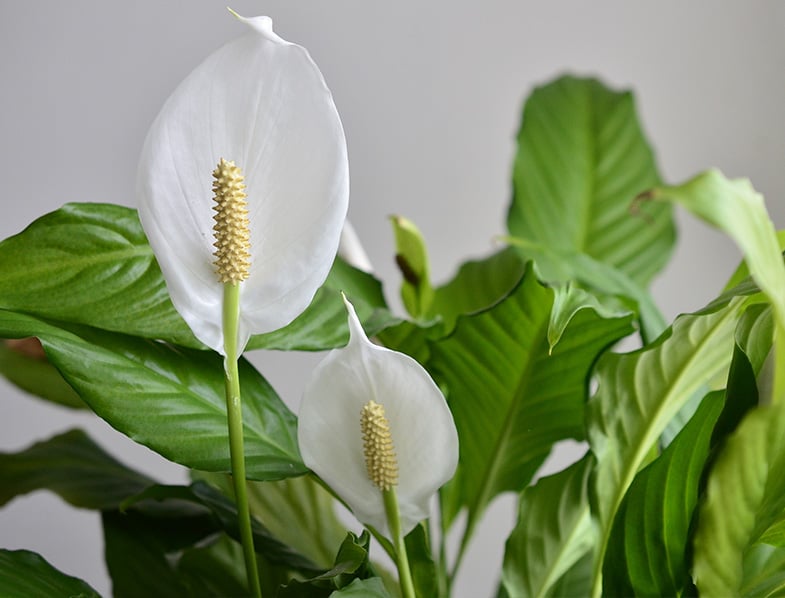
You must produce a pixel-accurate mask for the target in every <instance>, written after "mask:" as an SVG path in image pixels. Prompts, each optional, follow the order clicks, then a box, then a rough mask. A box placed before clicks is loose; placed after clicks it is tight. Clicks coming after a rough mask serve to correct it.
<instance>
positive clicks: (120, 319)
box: [0, 204, 199, 346]
mask: <svg viewBox="0 0 785 598" xmlns="http://www.w3.org/2000/svg"><path fill="white" fill-rule="evenodd" d="M0 271H2V272H3V277H2V280H0V308H2V309H8V310H13V311H19V312H24V313H28V314H32V315H36V316H42V317H45V318H50V319H54V320H61V321H65V322H74V323H79V324H89V325H90V326H94V327H96V328H102V329H105V330H113V331H118V332H123V333H126V334H131V335H134V336H141V337H146V338H164V339H166V340H169V341H172V342H175V343H178V344H183V345H186V346H198V345H199V343H198V341H196V339H195V338H194V337H193V335H192V334H191V331H190V330H189V329H188V326H186V324H185V322H184V321H183V320H182V318H180V316H179V315H178V314H177V312H176V311H175V309H174V306H172V303H171V301H170V300H169V295H168V293H167V291H166V285H165V284H164V280H163V278H162V276H161V272H160V270H159V268H158V265H157V263H156V262H155V258H154V257H153V252H152V250H151V249H150V247H149V245H148V244H147V239H146V238H145V236H144V233H143V232H142V227H141V225H140V224H139V219H138V218H137V215H136V211H135V210H131V209H129V208H124V207H121V206H115V205H111V204H66V205H65V206H64V207H63V208H61V209H59V210H57V211H55V212H52V213H50V214H47V215H46V216H42V217H41V218H39V219H38V220H36V221H35V222H33V223H32V224H31V225H30V226H28V227H27V228H26V229H25V230H24V231H22V232H21V233H19V234H18V235H15V236H13V237H10V238H8V239H6V240H5V241H3V242H2V243H0Z"/></svg>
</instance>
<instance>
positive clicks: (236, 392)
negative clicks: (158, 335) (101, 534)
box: [223, 283, 262, 598]
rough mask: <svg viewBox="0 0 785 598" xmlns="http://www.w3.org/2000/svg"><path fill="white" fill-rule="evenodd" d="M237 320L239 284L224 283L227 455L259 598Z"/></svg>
mask: <svg viewBox="0 0 785 598" xmlns="http://www.w3.org/2000/svg"><path fill="white" fill-rule="evenodd" d="M239 320H240V285H239V284H232V283H226V284H224V301H223V333H224V351H225V352H226V359H225V361H224V372H225V375H226V415H227V419H228V422H229V455H230V457H231V462H232V483H233V485H234V499H235V502H236V503H237V523H238V525H239V528H240V540H241V542H242V545H243V556H244V557H245V573H246V575H247V576H248V587H249V588H250V590H251V594H252V595H253V596H256V597H257V598H261V595H262V588H261V586H260V584H259V570H258V569H257V568H256V552H255V551H254V545H253V533H252V532H251V510H250V509H249V507H248V494H247V490H246V482H245V450H244V449H243V409H242V402H241V400H240V374H239V372H238V369H237V359H238V357H239V356H238V355H237V330H238V326H239Z"/></svg>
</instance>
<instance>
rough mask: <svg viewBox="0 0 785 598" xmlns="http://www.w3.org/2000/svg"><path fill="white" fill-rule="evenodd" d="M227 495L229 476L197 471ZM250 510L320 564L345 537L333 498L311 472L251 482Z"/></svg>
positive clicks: (325, 565)
mask: <svg viewBox="0 0 785 598" xmlns="http://www.w3.org/2000/svg"><path fill="white" fill-rule="evenodd" d="M197 476H198V477H199V478H203V479H205V480H207V481H208V482H209V483H211V484H213V485H215V486H217V487H218V488H220V489H221V491H222V492H223V493H224V494H225V495H226V496H232V493H233V492H234V491H233V489H232V485H231V480H230V478H229V477H228V476H225V475H220V474H205V473H198V474H197ZM247 489H248V504H249V505H250V509H251V513H252V514H253V515H254V516H255V517H257V518H258V519H259V520H260V521H261V522H263V523H264V525H265V526H266V527H267V528H268V529H269V530H270V532H271V533H272V534H273V535H274V536H275V537H276V538H278V539H279V540H281V541H282V542H284V543H285V544H287V545H289V546H291V547H292V548H294V549H295V550H297V551H298V552H299V553H301V554H302V555H304V556H306V557H308V558H309V559H310V560H312V561H313V562H314V563H316V564H317V565H318V566H319V567H322V568H324V569H327V568H329V567H330V566H331V565H332V563H333V559H334V558H335V553H336V552H337V551H338V548H339V546H340V545H341V543H342V542H343V540H344V538H345V537H346V528H345V526H344V525H343V524H342V523H341V522H340V521H339V520H338V517H337V516H336V515H335V500H334V499H333V497H332V496H331V495H330V494H329V493H328V492H327V491H326V490H325V489H324V488H322V487H321V486H320V485H319V484H318V483H317V482H316V481H315V480H314V478H313V477H312V476H310V475H304V476H300V477H296V478H289V479H286V480H279V481H277V482H250V483H248V486H247Z"/></svg>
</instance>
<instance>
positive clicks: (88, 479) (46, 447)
mask: <svg viewBox="0 0 785 598" xmlns="http://www.w3.org/2000/svg"><path fill="white" fill-rule="evenodd" d="M152 483H153V481H152V480H150V479H149V478H147V477H146V476H143V475H142V474H139V473H137V472H135V471H133V470H131V469H128V468H127V467H125V466H124V465H122V464H121V463H120V462H118V461H116V460H115V459H114V458H112V457H111V456H110V455H108V454H107V453H105V452H104V451H103V449H101V447H99V446H98V445H97V444H95V443H94V442H93V441H92V440H90V438H88V436H87V435H86V434H85V433H84V432H82V431H81V430H71V431H70V432H65V433H64V434H60V435H59V436H55V437H54V438H51V439H50V440H47V441H45V442H39V443H37V444H34V445H33V446H31V447H30V448H28V449H26V450H24V451H22V452H19V453H2V454H0V505H4V504H6V503H7V502H8V501H10V500H11V499H13V498H14V497H16V496H19V495H20V494H26V493H28V492H33V491H34V490H42V489H46V490H51V491H52V492H55V493H57V494H58V495H60V497H61V498H62V499H63V500H65V501H67V502H69V503H70V504H72V505H74V506H75V507H81V508H84V509H96V510H105V509H113V508H116V507H117V506H118V505H119V504H120V503H121V502H122V501H124V500H125V499H126V498H128V497H129V496H133V495H134V494H136V493H138V492H141V491H142V490H143V489H144V488H145V487H147V486H148V485H150V484H152Z"/></svg>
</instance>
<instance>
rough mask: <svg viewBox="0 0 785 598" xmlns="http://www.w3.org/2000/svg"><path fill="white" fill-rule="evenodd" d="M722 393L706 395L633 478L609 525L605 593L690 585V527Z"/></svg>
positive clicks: (678, 591)
mask: <svg viewBox="0 0 785 598" xmlns="http://www.w3.org/2000/svg"><path fill="white" fill-rule="evenodd" d="M723 394H724V393H723V392H722V391H717V392H716V393H712V394H710V395H708V396H706V397H705V398H704V399H703V401H702V403H701V405H700V407H699V408H698V410H697V412H696V413H695V415H693V417H692V418H691V419H690V421H689V423H688V424H687V425H686V426H685V427H684V428H683V429H682V430H681V432H680V433H679V434H678V436H677V437H676V438H675V439H674V441H673V442H672V443H671V444H670V445H669V446H668V448H667V449H666V450H665V452H663V453H662V454H661V455H660V456H659V457H658V458H657V459H655V460H654V461H653V462H652V463H651V464H649V465H648V466H647V467H646V468H645V469H643V470H642V471H640V472H639V473H638V475H637V476H635V479H634V480H633V482H632V484H631V486H630V488H629V490H628V491H627V495H626V496H625V497H624V500H623V501H622V504H621V505H620V507H619V511H618V513H617V514H616V519H615V521H614V523H613V528H612V531H611V537H610V540H609V544H608V550H607V552H606V557H605V562H604V565H603V593H604V594H605V595H607V596H681V595H682V594H683V592H684V590H685V589H686V588H687V587H689V586H690V585H691V582H690V578H689V573H688V570H687V552H688V548H689V541H688V540H689V532H690V523H691V521H692V515H693V510H694V509H695V506H696V504H697V502H698V490H699V484H700V481H701V476H702V473H703V468H704V466H705V463H706V459H707V458H708V456H709V449H710V446H711V438H712V432H713V430H714V424H715V423H716V421H717V418H718V417H719V415H720V412H721V411H722V408H723V403H724V397H723Z"/></svg>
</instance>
